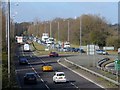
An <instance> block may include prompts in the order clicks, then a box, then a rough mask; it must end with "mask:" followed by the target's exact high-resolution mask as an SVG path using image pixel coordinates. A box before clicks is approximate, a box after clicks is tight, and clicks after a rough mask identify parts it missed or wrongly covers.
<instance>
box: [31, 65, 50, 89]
mask: <svg viewBox="0 0 120 90" xmlns="http://www.w3.org/2000/svg"><path fill="white" fill-rule="evenodd" d="M29 64H30V63H29ZM30 66H31V67H32V70H33V71H34V72H35V73H36V74H37V76H38V77H39V78H41V77H40V75H39V74H38V73H37V71H36V70H35V68H34V67H33V66H32V65H31V64H30ZM41 81H42V82H43V83H44V84H45V86H46V87H47V89H48V90H50V88H49V87H48V85H47V84H46V83H45V82H44V80H43V79H42V78H41Z"/></svg>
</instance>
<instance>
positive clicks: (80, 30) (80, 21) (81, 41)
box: [80, 17, 82, 54]
mask: <svg viewBox="0 0 120 90" xmlns="http://www.w3.org/2000/svg"><path fill="white" fill-rule="evenodd" d="M81 26H82V18H81V17H80V49H81V45H82V27H81ZM81 54H82V52H81Z"/></svg>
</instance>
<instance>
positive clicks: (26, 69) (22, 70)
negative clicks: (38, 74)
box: [15, 68, 31, 72]
mask: <svg viewBox="0 0 120 90" xmlns="http://www.w3.org/2000/svg"><path fill="white" fill-rule="evenodd" d="M29 69H31V68H28V69H18V70H15V72H19V71H25V70H29Z"/></svg>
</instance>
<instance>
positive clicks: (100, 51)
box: [96, 50, 108, 55]
mask: <svg viewBox="0 0 120 90" xmlns="http://www.w3.org/2000/svg"><path fill="white" fill-rule="evenodd" d="M96 53H97V54H99V55H108V52H106V51H105V50H96Z"/></svg>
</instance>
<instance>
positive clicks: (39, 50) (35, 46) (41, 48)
mask: <svg viewBox="0 0 120 90" xmlns="http://www.w3.org/2000/svg"><path fill="white" fill-rule="evenodd" d="M32 47H33V50H36V54H37V55H48V54H49V53H50V52H51V51H56V52H57V53H58V54H79V53H78V52H58V51H57V50H55V49H54V50H53V49H50V50H49V51H45V46H43V45H40V44H38V43H36V42H33V44H32Z"/></svg>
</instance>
